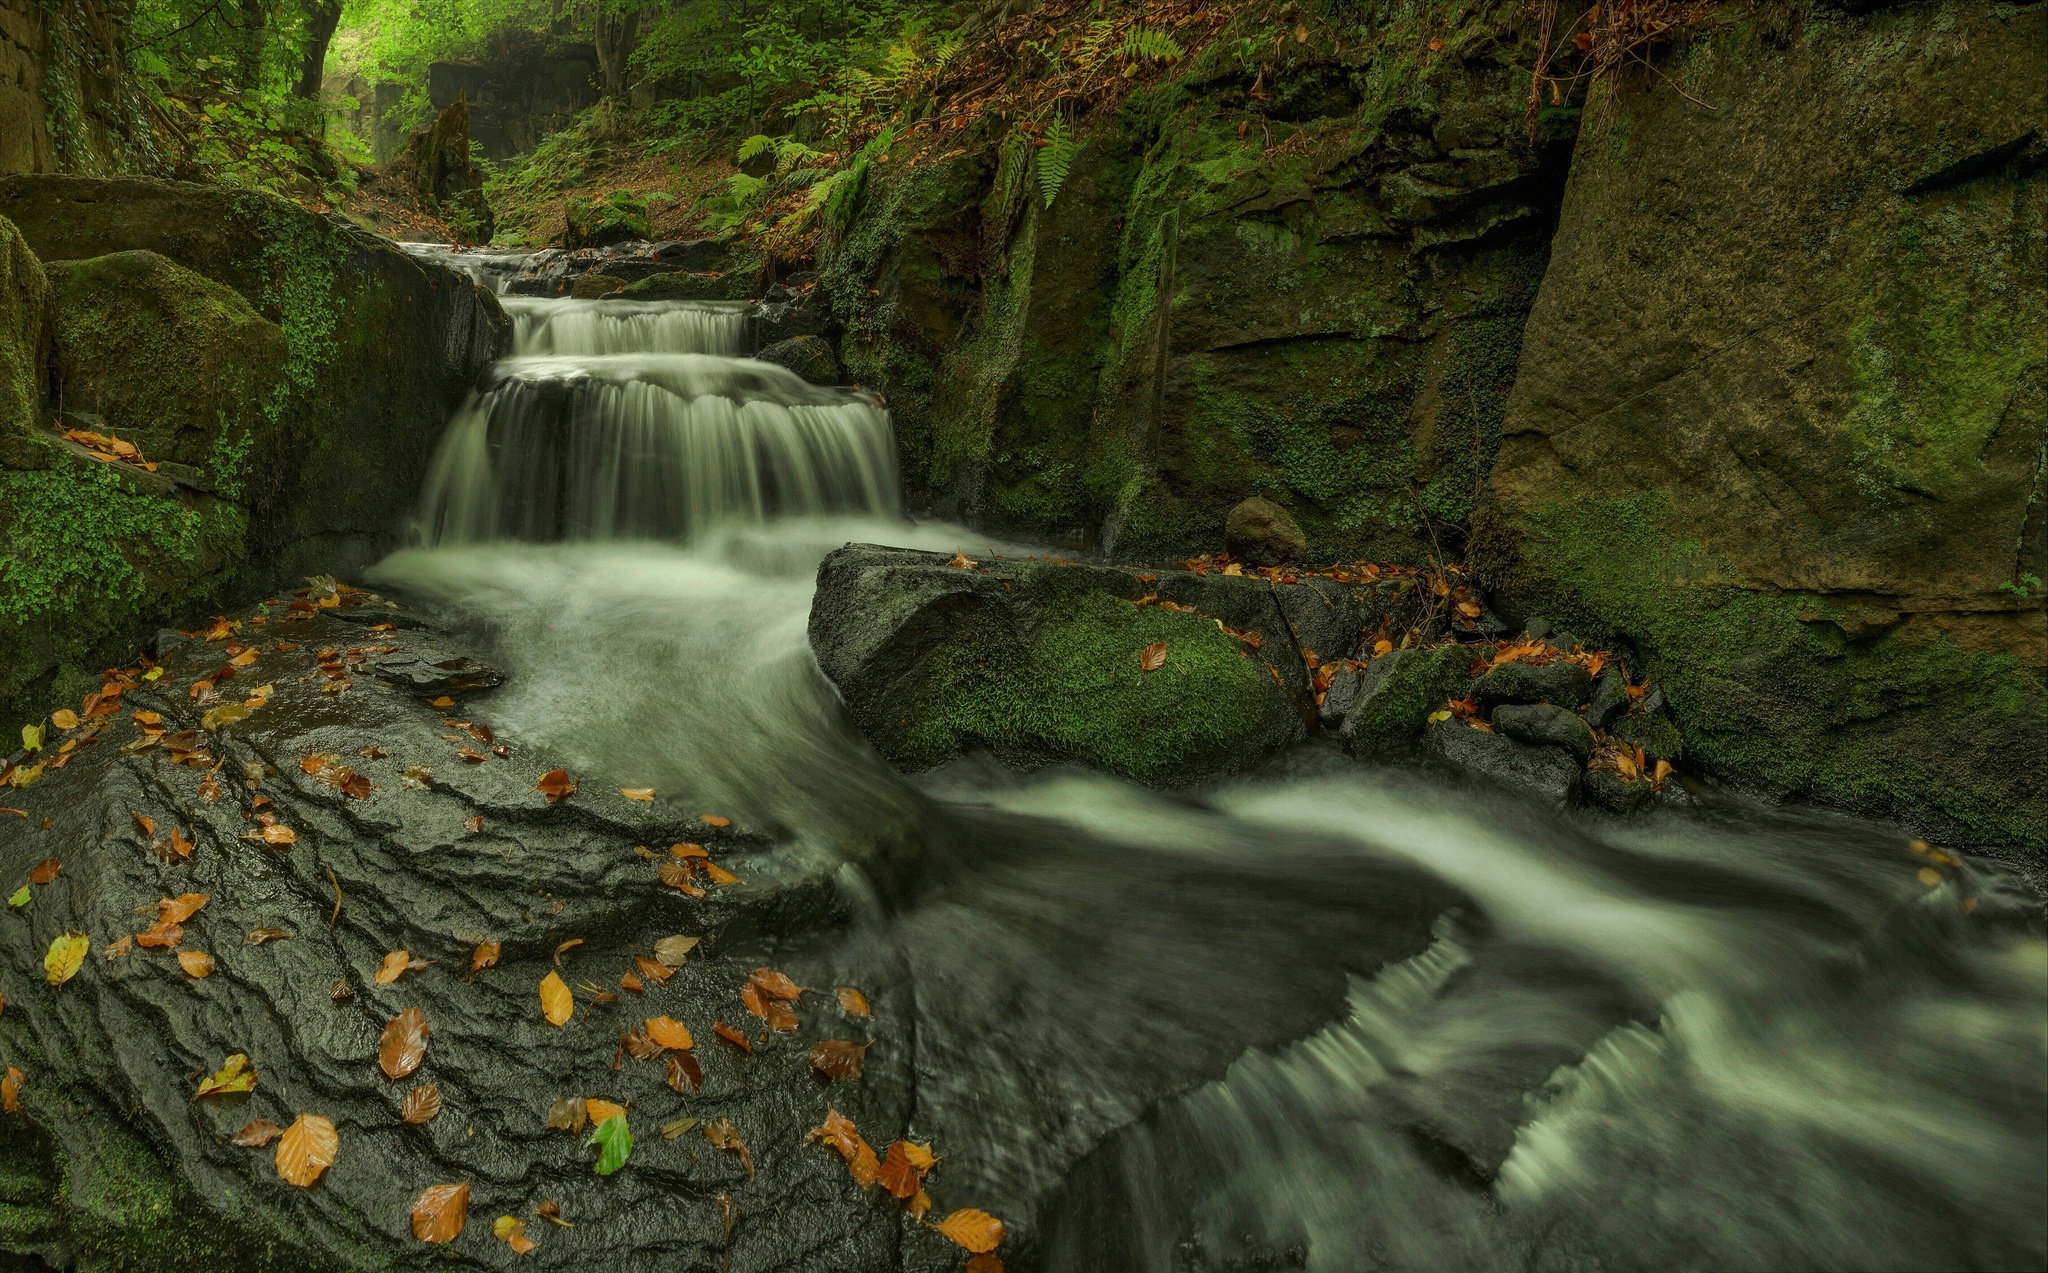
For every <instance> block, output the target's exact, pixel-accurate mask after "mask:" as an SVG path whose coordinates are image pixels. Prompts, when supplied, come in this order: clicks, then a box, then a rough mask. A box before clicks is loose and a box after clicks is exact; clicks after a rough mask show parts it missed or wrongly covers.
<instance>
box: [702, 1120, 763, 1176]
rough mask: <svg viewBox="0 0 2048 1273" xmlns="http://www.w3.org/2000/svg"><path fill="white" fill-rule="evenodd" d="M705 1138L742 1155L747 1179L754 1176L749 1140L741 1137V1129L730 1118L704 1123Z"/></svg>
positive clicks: (742, 1163)
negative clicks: (749, 1152)
mask: <svg viewBox="0 0 2048 1273" xmlns="http://www.w3.org/2000/svg"><path fill="white" fill-rule="evenodd" d="M704 1139H706V1140H708V1141H710V1142H711V1143H712V1144H713V1145H714V1146H716V1147H717V1148H719V1149H723V1150H725V1151H727V1152H728V1153H734V1154H738V1155H739V1156H740V1166H742V1167H745V1168H746V1169H747V1179H749V1180H752V1179H753V1178H754V1160H753V1157H752V1156H751V1155H749V1154H748V1153H747V1142H745V1141H743V1140H741V1139H740V1129H739V1128H737V1127H735V1126H733V1122H732V1120H731V1119H729V1118H720V1119H715V1120H713V1121H712V1122H709V1123H706V1124H704Z"/></svg>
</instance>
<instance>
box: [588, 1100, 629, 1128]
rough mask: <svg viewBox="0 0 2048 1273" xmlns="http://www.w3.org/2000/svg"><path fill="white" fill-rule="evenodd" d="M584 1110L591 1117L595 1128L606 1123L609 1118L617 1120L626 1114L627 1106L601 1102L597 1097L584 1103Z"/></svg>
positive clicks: (605, 1101)
mask: <svg viewBox="0 0 2048 1273" xmlns="http://www.w3.org/2000/svg"><path fill="white" fill-rule="evenodd" d="M583 1108H584V1111H585V1112H586V1113H588V1114H589V1115H590V1121H591V1124H592V1125H593V1126H595V1125H596V1124H598V1123H602V1122H604V1121H605V1120H606V1119H608V1118H617V1117H619V1116H620V1115H622V1114H624V1113H625V1112H626V1107H625V1106H623V1105H618V1104H614V1103H613V1102H611V1101H607V1100H601V1099H599V1098H598V1097H595V1096H593V1097H591V1098H590V1099H589V1100H586V1101H584V1102H583Z"/></svg>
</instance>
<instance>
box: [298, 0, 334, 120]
mask: <svg viewBox="0 0 2048 1273" xmlns="http://www.w3.org/2000/svg"><path fill="white" fill-rule="evenodd" d="M299 4H300V7H301V8H302V9H303V10H304V11H305V15H306V42H305V44H304V46H302V47H301V49H300V50H299V83H298V87H297V88H295V89H293V90H292V91H293V92H294V93H296V94H298V95H299V96H300V97H303V98H305V99H306V100H307V101H309V102H317V101H319V100H320V79H321V76H322V74H323V73H324V71H325V69H326V66H327V46H328V44H329V43H330V42H332V41H333V39H334V28H335V27H336V26H338V25H340V23H341V0H299Z"/></svg>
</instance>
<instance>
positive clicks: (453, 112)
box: [389, 97, 491, 243]
mask: <svg viewBox="0 0 2048 1273" xmlns="http://www.w3.org/2000/svg"><path fill="white" fill-rule="evenodd" d="M389 173H390V175H391V176H392V177H393V178H395V179H397V180H399V181H403V182H405V183H407V184H408V185H410V186H411V187H412V189H413V192H414V193H415V194H417V195H418V196H419V197H420V198H422V199H425V200H428V201H430V203H431V204H432V206H434V207H436V208H438V209H440V210H441V212H442V213H443V215H445V216H446V217H447V218H448V224H449V226H450V227H451V228H452V229H454V230H456V231H457V232H458V233H459V234H461V235H462V236H463V237H464V239H465V241H467V242H475V243H488V242H490V238H491V205H490V204H488V203H486V202H485V201H484V173H483V169H481V168H479V167H477V165H476V161H475V160H474V159H473V158H472V157H471V155H470V148H469V103H468V102H467V101H465V100H463V99H462V98H459V97H458V98H457V99H456V100H455V101H453V102H451V103H450V104H449V105H448V107H447V108H446V109H445V110H443V111H442V112H441V113H440V114H439V115H436V116H435V117H434V120H433V122H432V123H430V124H428V125H427V126H426V127H424V128H422V129H420V130H419V131H418V132H416V133H414V134H413V135H412V137H411V138H410V139H409V140H408V141H407V142H406V143H405V149H404V150H401V151H399V152H398V155H397V156H396V157H395V158H393V159H392V160H391V164H390V168H389Z"/></svg>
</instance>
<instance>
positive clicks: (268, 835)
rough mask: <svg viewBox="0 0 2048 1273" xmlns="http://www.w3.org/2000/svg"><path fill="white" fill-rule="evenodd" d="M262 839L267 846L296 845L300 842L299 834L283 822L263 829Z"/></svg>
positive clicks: (274, 823)
mask: <svg viewBox="0 0 2048 1273" xmlns="http://www.w3.org/2000/svg"><path fill="white" fill-rule="evenodd" d="M261 838H262V840H263V842H264V843H265V844H296V843H298V840H299V833H298V832H296V831H294V830H292V829H291V828H290V827H288V826H286V825H284V824H283V823H282V822H273V823H271V824H270V825H269V826H267V827H265V828H263V834H262V837H261Z"/></svg>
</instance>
